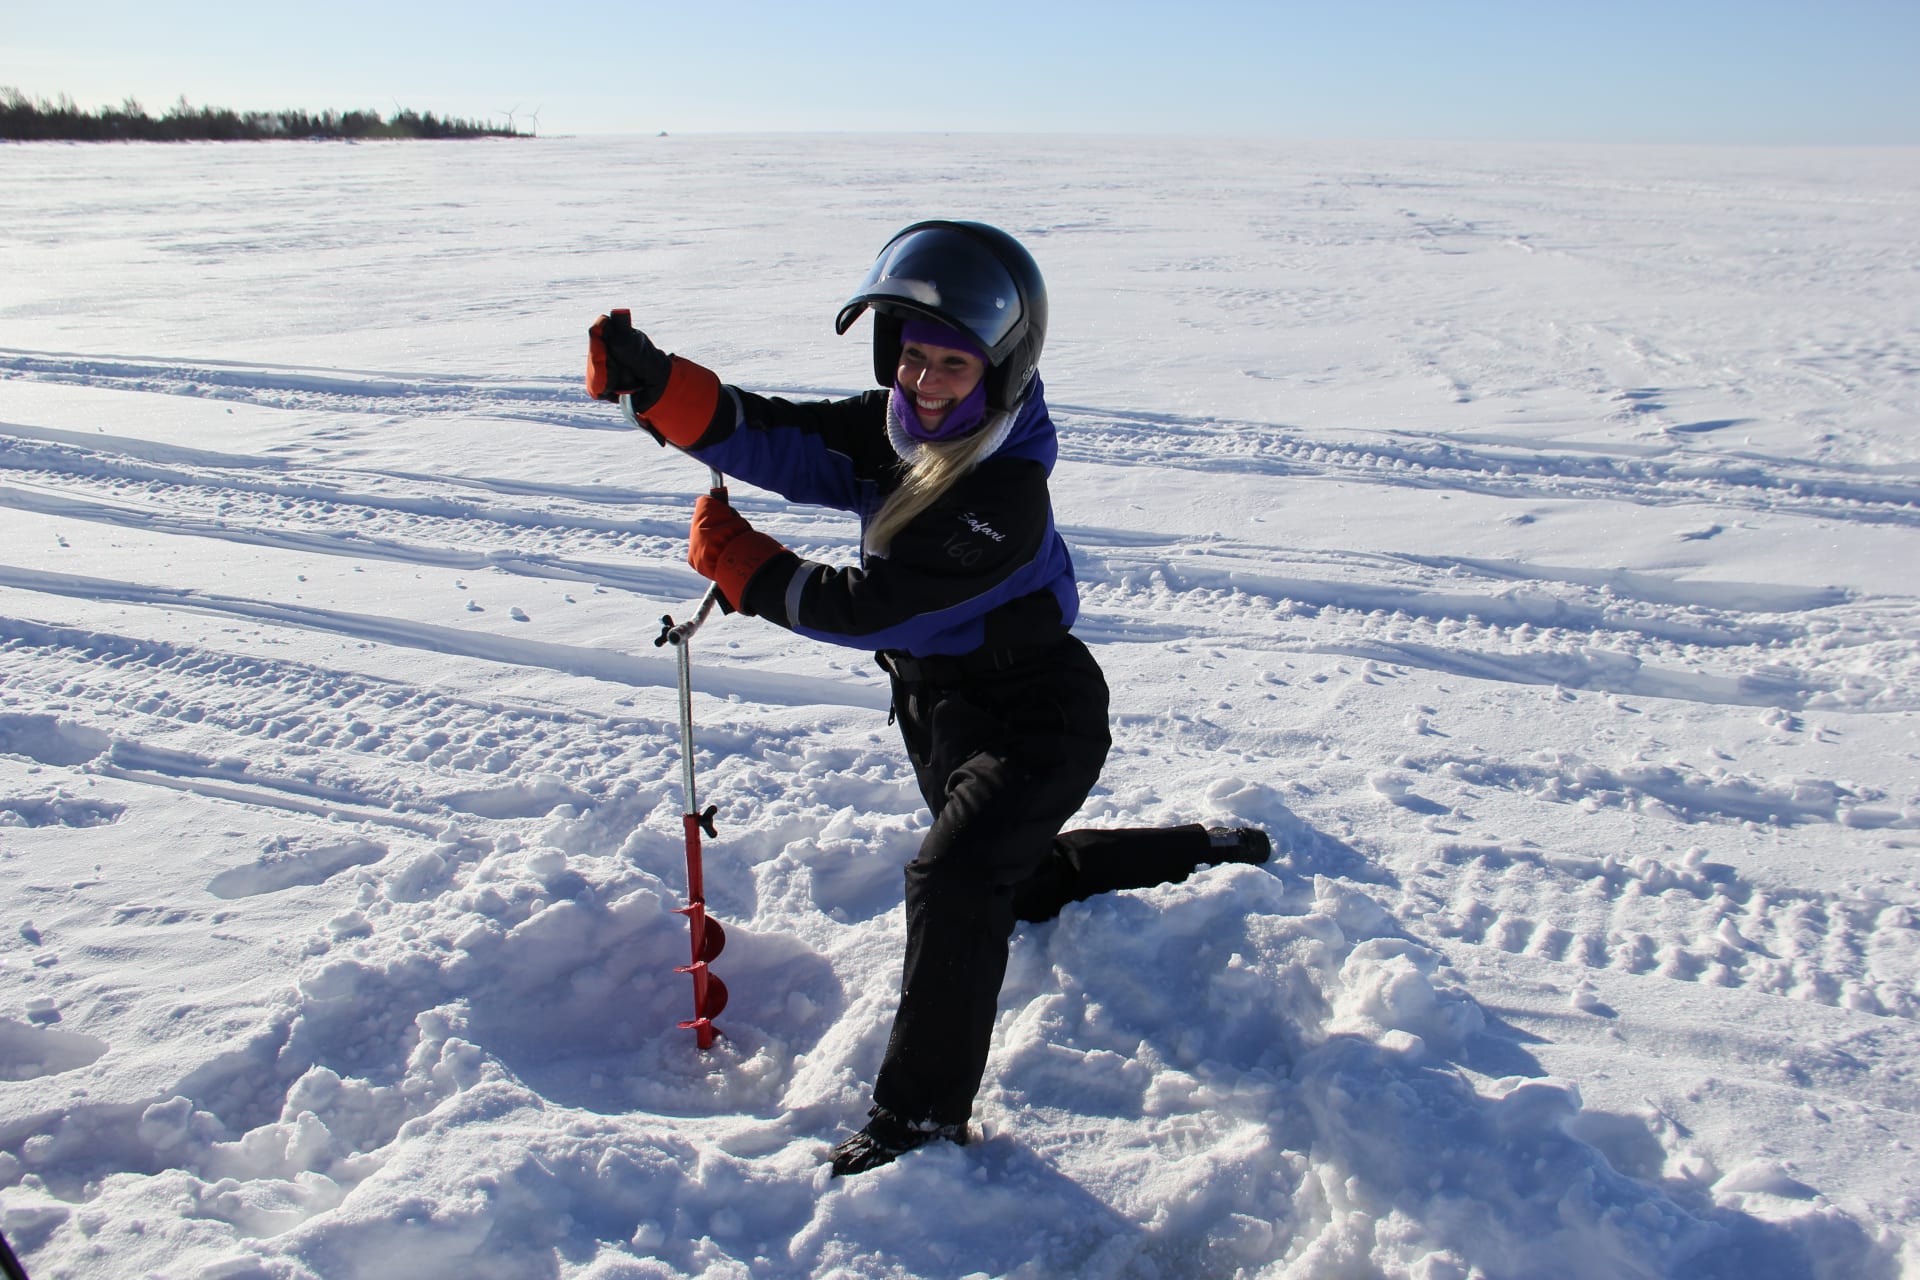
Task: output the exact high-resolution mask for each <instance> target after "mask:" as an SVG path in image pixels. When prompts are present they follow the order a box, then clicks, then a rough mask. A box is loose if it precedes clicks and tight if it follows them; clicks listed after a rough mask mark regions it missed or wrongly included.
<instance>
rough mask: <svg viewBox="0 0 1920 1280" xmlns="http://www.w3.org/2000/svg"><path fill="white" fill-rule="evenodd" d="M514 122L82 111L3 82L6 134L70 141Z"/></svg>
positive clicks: (417, 129) (508, 132)
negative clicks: (152, 114)
mask: <svg viewBox="0 0 1920 1280" xmlns="http://www.w3.org/2000/svg"><path fill="white" fill-rule="evenodd" d="M520 136H522V135H521V134H520V132H519V131H518V130H516V129H514V128H512V127H511V126H509V127H507V128H504V129H503V128H500V127H499V126H497V125H492V124H482V123H480V122H478V121H474V120H458V119H455V118H453V117H451V116H436V115H434V114H433V112H431V111H428V112H425V113H424V114H423V113H421V112H418V111H413V110H408V109H404V108H402V109H397V110H395V111H394V113H393V114H392V115H390V116H387V117H385V118H384V119H383V118H382V117H381V115H380V113H379V112H378V111H322V112H319V113H318V114H315V113H312V112H307V111H229V110H227V109H226V108H224V107H195V106H192V105H190V104H189V103H188V102H187V100H186V98H185V97H182V98H181V99H180V100H179V101H178V102H176V103H174V104H173V105H172V106H171V107H169V108H167V111H166V114H164V115H162V116H160V117H158V118H155V117H153V116H150V115H148V114H147V113H146V111H145V110H144V109H143V108H142V107H141V106H140V104H139V103H138V102H136V101H134V100H133V99H132V98H128V99H127V100H126V101H125V102H123V103H121V104H120V105H119V106H118V107H104V108H102V109H101V110H99V111H82V110H80V108H79V107H77V106H75V105H74V103H73V100H72V99H71V98H69V97H67V95H66V94H64V93H63V94H61V95H60V97H59V98H58V99H56V100H55V101H53V102H48V101H47V100H46V99H45V98H40V99H32V98H29V97H27V95H26V94H24V93H21V92H20V91H19V90H18V89H15V88H11V87H0V138H3V139H11V140H15V141H27V140H34V141H42V140H57V141H69V142H193V141H218V142H247V141H263V140H267V139H274V138H517V137H520Z"/></svg>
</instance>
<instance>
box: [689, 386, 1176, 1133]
mask: <svg viewBox="0 0 1920 1280" xmlns="http://www.w3.org/2000/svg"><path fill="white" fill-rule="evenodd" d="M1002 425H1004V426H1005V429H1006V435H1005V439H1004V440H1003V441H1002V442H1001V444H1000V445H999V446H998V447H997V448H996V449H995V450H994V451H993V452H992V453H991V454H990V455H988V456H987V457H986V459H985V460H984V461H982V462H980V463H979V464H978V465H977V466H976V467H974V469H973V470H972V471H970V472H968V473H967V474H966V475H964V476H963V477H961V478H960V479H959V480H958V481H956V482H955V484H954V485H953V487H952V488H951V489H950V490H948V492H947V493H946V494H945V495H943V496H942V497H941V498H940V499H939V500H938V501H937V502H936V503H935V504H934V505H933V506H931V507H930V508H928V509H927V510H926V511H923V512H922V513H921V514H920V515H919V516H917V517H916V518H915V519H914V520H913V521H912V522H910V523H909V524H908V525H906V526H905V527H904V528H903V529H901V530H900V531H899V532H898V533H897V534H896V535H895V536H894V538H893V540H892V545H891V546H890V547H889V548H888V549H887V552H886V554H885V555H863V557H862V563H861V564H860V566H859V567H857V568H836V567H834V566H831V565H827V564H823V563H819V562H816V561H810V560H803V559H801V558H800V557H799V556H797V555H795V554H794V553H793V552H791V551H786V552H783V553H781V554H780V555H778V556H776V557H774V558H773V559H772V560H770V561H769V562H768V563H767V564H766V565H765V566H764V567H763V568H761V569H760V570H759V572H758V573H756V574H755V575H754V578H753V580H752V581H751V582H750V583H749V584H748V586H747V589H746V591H745V593H744V596H745V598H744V599H743V600H741V601H740V607H741V611H742V612H744V613H750V614H755V615H758V616H759V617H762V618H765V619H767V620H768V621H770V622H775V623H778V624H779V625H781V626H783V627H787V628H790V629H791V630H793V631H795V632H798V633H799V634H801V635H805V636H812V637H814V638H816V639H820V640H826V641H830V642H832V643H834V644H841V645H848V646H852V647H855V648H861V649H870V650H875V651H877V652H876V658H877V660H878V661H879V663H880V665H881V666H882V667H883V668H884V669H886V671H887V672H888V674H889V675H890V676H891V678H892V682H893V707H894V712H895V715H896V716H897V717H898V720H899V724H900V729H901V733H902V735H903V736H904V738H905V740H906V746H907V753H908V755H909V757H910V758H911V760H912V762H913V767H914V773H915V775H916V777H917V778H918V781H919V785H920V792H921V795H922V796H924V797H925V798H926V802H927V806H928V808H929V809H930V810H931V811H932V813H933V826H932V829H931V830H930V831H929V832H928V833H927V837H926V839H925V841H924V842H923V843H922V844H921V847H920V851H919V853H918V855H917V856H916V857H915V858H914V859H913V861H912V862H910V863H908V864H907V869H906V907H907V953H906V965H905V970H904V973H903V975H902V981H901V992H900V1008H899V1012H898V1014H897V1015H896V1016H895V1019H894V1025H893V1034H892V1036H891V1038H890V1039H889V1041H888V1044H887V1051H886V1057H885V1059H884V1060H883V1062H882V1064H881V1067H880V1074H879V1078H878V1080H877V1081H876V1083H875V1086H874V1101H875V1102H876V1103H878V1104H879V1105H880V1106H882V1107H885V1108H887V1109H888V1110H890V1111H892V1112H893V1113H894V1114H896V1115H898V1116H900V1117H902V1118H904V1119H907V1120H927V1121H932V1122H934V1123H936V1124H959V1123H964V1122H965V1121H966V1120H967V1118H968V1116H969V1115H970V1113H971V1110H972V1105H973V1098H974V1095H975V1093H976V1092H977V1091H978V1089H979V1086H980V1079H981V1076H982V1074H983V1073H984V1071H985V1069H986V1061H987V1052H988V1047H989V1041H990V1038H991V1033H992V1029H993V1022H994V1016H995V1012H996V1006H997V1003H998V999H999V993H1000V984H1001V980H1002V978H1003V977H1004V976H1005V972H1006V961H1007V940H1008V938H1009V937H1010V935H1011V934H1012V932H1013V927H1014V922H1015V921H1016V920H1030V921H1038V920H1047V919H1051V918H1052V917H1053V916H1054V915H1055V914H1057V913H1058V912H1059V910H1060V909H1061V908H1062V907H1063V906H1065V905H1066V904H1068V903H1070V902H1076V901H1079V900H1080V899H1082V898H1086V897H1089V896H1091V895H1093V894H1095V893H1100V892H1104V891H1106V890H1109V889H1118V888H1133V887H1143V886H1146V885H1151V884H1159V883H1162V882H1164V881H1168V880H1178V879H1181V878H1183V877H1184V876H1186V875H1187V874H1188V873H1190V872H1191V871H1192V870H1193V869H1194V867H1195V866H1196V865H1197V864H1199V863H1201V862H1203V861H1207V860H1209V858H1208V855H1209V852H1210V850H1209V846H1208V841H1207V835H1206V832H1205V830H1204V829H1203V828H1201V827H1198V826H1190V827H1177V828H1172V829H1167V830H1131V831H1077V832H1069V833H1066V834H1062V833H1061V830H1060V829H1061V827H1062V826H1063V825H1064V824H1065V823H1066V821H1067V819H1069V818H1070V817H1072V816H1073V813H1074V811H1075V810H1077V809H1078V808H1079V807H1080V805H1081V804H1082V803H1083V802H1084V801H1085V800H1086V797H1087V793H1088V792H1089V791H1090V790H1091V789H1092V787H1093V785H1094V783H1095V781H1097V780H1098V778H1099V776H1100V769H1101V766H1102V764H1103V763H1104V761H1105V759H1106V754H1107V749H1108V747H1109V746H1110V744H1111V740H1110V738H1109V736H1108V731H1107V699H1108V694H1107V684H1106V680H1105V678H1104V677H1103V676H1102V674H1101V671H1100V667H1099V665H1098V664H1097V663H1096V662H1095V661H1094V659H1093V656H1092V654H1090V653H1089V652H1088V651H1087V648H1086V646H1085V645H1083V644H1082V643H1081V642H1080V641H1079V640H1078V639H1077V638H1076V637H1074V636H1073V635H1072V633H1071V632H1070V630H1069V628H1070V627H1071V626H1072V625H1073V622H1074V619H1075V618H1076V616H1077V615H1078V612H1079V596H1078V592H1077V590H1076V588H1075V585H1074V577H1073V565H1072V561H1071V559H1070V558H1069V556H1068V552H1067V547H1066V543H1065V542H1064V541H1063V540H1062V539H1061V536H1060V533H1059V530H1058V529H1057V528H1055V526H1054V521H1053V506H1052V502H1051V499H1050V498H1049V496H1048V490H1047V478H1048V475H1049V474H1050V473H1051V471H1052V469H1053V463H1054V459H1055V456H1056V453H1057V439H1056V436H1055V434H1054V427H1053V422H1052V420H1051V419H1050V418H1049V417H1048V414H1047V409H1046V404H1045V401H1044V400H1043V398H1042V395H1041V388H1040V383H1039V380H1038V379H1037V378H1036V379H1035V380H1034V382H1033V385H1032V387H1031V389H1030V392H1029V394H1028V396H1027V398H1026V399H1025V400H1024V401H1023V402H1022V404H1021V405H1020V407H1019V408H1018V409H1017V410H1015V411H1014V414H1013V418H1012V421H1011V423H1010V424H998V423H990V424H989V425H988V426H987V427H985V428H983V429H987V430H996V429H999V428H1000V427H1001V426H1002ZM897 439H899V437H898V434H897V432H896V433H890V432H889V430H888V424H887V392H886V391H884V390H875V391H870V392H868V393H866V394H865V395H862V396H857V397H854V398H851V399H845V400H832V401H817V402H807V403H794V402H790V401H786V400H780V399H771V398H767V397H762V396H756V395H751V394H748V393H745V392H742V391H739V390H737V389H735V388H732V387H728V388H725V390H724V391H723V394H722V395H721V397H720V403H719V406H718V408H717V409H716V411H715V413H714V417H713V420H712V422H711V423H710V424H709V426H708V428H707V430H706V432H705V433H704V434H703V435H702V436H701V437H700V439H699V440H698V441H697V442H696V443H695V445H694V446H693V448H692V449H691V450H690V452H692V453H693V455H694V456H695V457H697V458H699V459H700V460H701V461H703V462H706V463H708V464H709V465H711V466H714V467H717V468H718V469H719V470H721V471H722V472H724V473H725V474H726V475H728V476H730V477H735V478H738V479H740V480H744V481H746V482H748V483H750V484H753V485H756V486H758V487H760V488H763V489H769V490H772V491H773V492H775V493H779V494H781V495H782V496H784V497H786V498H788V499H790V500H791V501H794V502H801V503H808V504H815V505H821V506H827V507H834V508H838V509H840V510H844V511H850V512H853V513H854V514H856V515H858V516H859V517H860V521H861V527H862V531H863V532H864V530H865V526H866V523H867V521H868V520H869V519H871V518H872V517H873V515H874V514H875V513H876V512H878V511H879V509H880V506H881V504H882V503H883V502H885V500H886V498H887V496H888V495H889V494H890V493H892V492H893V490H894V489H895V487H897V486H898V484H899V483H900V480H901V478H902V476H903V475H904V473H905V466H904V464H903V462H902V460H901V456H900V452H899V450H898V449H897V448H896V444H895V441H896V440H897Z"/></svg>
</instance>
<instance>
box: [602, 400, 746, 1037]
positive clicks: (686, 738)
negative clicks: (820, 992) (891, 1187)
mask: <svg viewBox="0 0 1920 1280" xmlns="http://www.w3.org/2000/svg"><path fill="white" fill-rule="evenodd" d="M620 408H621V410H622V411H623V412H624V413H625V414H626V415H627V418H628V419H629V420H630V421H633V422H634V423H635V424H636V425H639V420H638V418H637V417H636V416H635V414H634V412H633V404H632V401H631V399H630V398H629V397H627V396H624V395H623V396H621V397H620ZM707 473H708V476H709V477H710V479H711V488H710V490H709V491H710V492H711V493H712V495H713V496H714V497H716V498H719V499H720V500H721V501H723V502H724V501H725V500H726V497H727V484H726V478H725V477H723V476H722V475H721V474H720V473H719V472H718V471H716V470H714V469H713V468H711V467H709V468H708V469H707ZM716 604H717V605H719V606H720V611H721V612H722V613H730V612H732V608H731V606H729V605H728V604H727V602H726V599H725V597H723V596H722V595H721V594H720V588H719V587H717V586H715V587H709V588H707V594H706V598H705V599H703V600H701V601H700V608H699V610H698V611H697V612H696V613H695V614H694V615H693V617H692V618H691V619H689V620H688V621H686V622H678V623H676V622H675V621H674V620H673V617H672V615H671V614H669V615H667V616H666V617H663V618H661V619H660V635H659V638H658V639H656V640H655V641H654V644H656V645H667V644H670V645H672V646H673V647H674V656H675V659H676V665H677V666H678V668H679V674H680V794H681V796H682V797H683V798H684V800H685V803H686V812H685V813H684V814H682V815H681V819H680V821H681V825H682V826H683V827H684V828H685V830H686V835H687V905H686V906H684V907H681V908H679V914H680V915H683V916H685V917H686V918H687V931H688V934H689V936H690V941H691V944H692V945H691V955H692V958H691V959H690V960H689V961H688V962H687V963H686V964H684V965H682V966H680V967H679V968H677V969H675V970H674V972H675V973H687V974H692V975H693V1017H691V1018H689V1019H687V1020H686V1021H685V1022H682V1023H681V1024H680V1026H681V1028H682V1029H683V1030H687V1031H691V1032H693V1033H694V1038H695V1040H696V1041H697V1043H698V1044H699V1046H700V1047H701V1048H702V1049H711V1048H712V1047H713V1040H714V1037H715V1036H716V1035H718V1034H719V1032H718V1029H717V1028H715V1026H714V1025H713V1020H714V1019H715V1018H716V1017H718V1016H719V1014H720V1011H721V1010H722V1009H725V1008H726V1007H727V984H726V983H724V982H722V981H720V979H719V977H718V976H717V975H715V974H714V973H713V972H712V971H710V970H709V969H708V968H707V966H708V965H709V964H710V963H711V962H712V961H713V960H714V959H715V958H716V957H717V956H718V955H719V954H720V953H721V951H723V950H725V949H726V945H727V931H726V930H725V929H722V928H721V927H720V922H719V921H718V920H715V919H714V918H713V917H711V916H709V915H708V914H707V890H706V882H705V877H704V875H703V873H702V870H701V866H700V833H701V832H703V831H704V832H705V833H706V834H707V835H708V836H709V837H713V838H718V837H717V836H716V833H715V832H714V829H713V815H714V814H715V813H716V812H717V811H718V807H717V806H715V805H708V806H707V808H706V811H705V812H704V813H703V812H701V809H700V804H699V801H698V799H697V798H696V796H695V792H694V785H693V668H692V665H691V663H690V662H689V659H688V657H687V646H688V643H689V642H690V641H691V640H692V639H693V633H694V632H696V631H698V630H699V629H700V626H701V624H702V623H704V622H705V621H706V620H707V615H708V614H710V613H712V612H713V607H714V606H715V605H716Z"/></svg>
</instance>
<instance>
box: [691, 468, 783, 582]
mask: <svg viewBox="0 0 1920 1280" xmlns="http://www.w3.org/2000/svg"><path fill="white" fill-rule="evenodd" d="M786 551H787V549H786V548H785V547H783V546H781V545H780V544H779V543H778V542H775V541H774V540H773V539H772V538H770V537H768V536H767V535H766V534H764V533H761V532H760V531H759V530H758V529H755V528H754V527H753V526H752V525H750V524H748V523H747V519H746V517H745V516H743V515H741V514H740V513H739V512H738V511H735V510H734V509H733V508H732V507H731V506H730V505H728V503H727V501H726V499H724V498H716V497H714V496H713V495H711V494H704V495H702V496H701V498H700V500H699V501H697V502H695V503H694V504H693V528H692V530H691V531H690V533H689V535H688V543H687V563H688V564H690V565H692V566H693V568H694V571H695V572H696V573H698V574H699V575H700V576H701V577H703V578H708V579H710V580H712V582H713V584H714V585H715V586H717V587H719V588H720V595H721V597H722V598H723V599H724V600H726V602H727V603H728V604H730V605H732V606H733V607H734V608H736V609H739V608H741V606H742V602H743V601H744V599H745V597H746V594H747V584H749V583H751V582H752V581H753V575H754V574H756V573H758V572H760V570H761V569H763V568H765V567H766V565H767V562H768V561H769V560H772V559H773V558H774V557H775V556H778V555H781V554H783V553H786Z"/></svg>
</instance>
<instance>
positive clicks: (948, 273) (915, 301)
mask: <svg viewBox="0 0 1920 1280" xmlns="http://www.w3.org/2000/svg"><path fill="white" fill-rule="evenodd" d="M890 304H891V305H890ZM869 305H871V306H874V307H877V308H879V309H880V310H883V311H885V310H894V309H898V310H900V311H907V312H918V313H919V314H921V315H925V316H930V317H932V318H933V319H936V320H939V321H941V322H942V323H944V324H948V325H951V326H953V327H954V328H956V329H959V330H961V331H963V332H965V333H969V334H971V335H973V338H974V340H975V341H977V342H978V343H979V344H980V348H981V350H983V351H985V352H986V353H987V356H988V359H989V361H996V360H998V359H1000V357H1002V356H1004V355H1006V354H1007V352H1008V351H1009V350H1011V349H1012V348H1013V346H1014V344H1015V343H1017V342H1018V341H1019V339H1020V333H1021V330H1022V329H1023V328H1024V325H1025V321H1026V308H1025V307H1024V306H1023V305H1022V303H1021V301H1020V289H1019V287H1018V286H1017V285H1016V284H1015V283H1014V280H1013V276H1012V275H1011V274H1009V273H1008V271H1007V269H1006V267H1004V266H1002V265H1001V263H1000V260H999V259H998V258H996V257H994V256H993V253H992V252H991V251H990V250H989V249H988V248H987V246H986V245H984V244H982V243H980V242H979V241H978V240H975V239H974V238H973V237H972V236H969V235H967V234H966V233H965V232H962V231H957V230H954V229H951V228H947V227H927V228H923V229H922V230H919V231H911V232H908V233H907V234H906V235H903V236H901V237H900V238H899V239H897V240H895V241H894V242H893V243H891V244H889V245H888V246H887V247H886V248H885V249H882V250H881V251H880V256H879V257H878V258H877V259H875V260H874V264H873V267H872V268H871V269H870V270H869V271H868V272H867V278H866V279H864V280H862V281H861V282H860V287H859V288H858V289H856V290H854V293H853V296H852V297H851V298H849V299H848V300H847V305H846V306H845V307H843V308H841V311H840V321H839V323H838V324H837V325H836V326H835V327H836V328H837V329H839V331H840V332H842V333H845V332H846V331H847V326H849V325H851V324H852V323H853V322H854V320H856V319H858V318H859V315H860V312H861V311H862V310H864V309H865V308H866V307H867V306H869Z"/></svg>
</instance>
